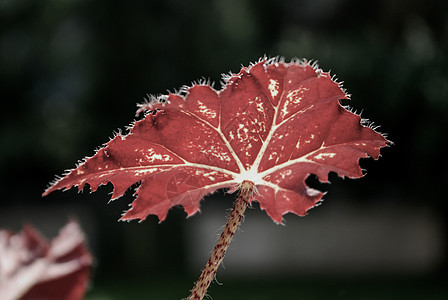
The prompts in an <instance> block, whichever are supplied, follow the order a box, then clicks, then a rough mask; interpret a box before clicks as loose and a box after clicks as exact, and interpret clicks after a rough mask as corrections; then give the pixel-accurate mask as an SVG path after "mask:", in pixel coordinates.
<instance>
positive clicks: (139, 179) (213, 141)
mask: <svg viewBox="0 0 448 300" xmlns="http://www.w3.org/2000/svg"><path fill="white" fill-rule="evenodd" d="M348 98H349V97H348V95H347V94H346V93H345V91H344V90H343V89H342V88H341V85H340V84H339V83H337V82H336V81H335V80H333V79H332V77H331V76H330V74H329V73H326V72H323V71H322V70H320V69H318V68H317V67H316V65H311V64H310V63H308V62H307V61H292V62H290V63H286V62H284V61H283V60H282V59H261V60H260V61H259V62H258V63H255V64H252V65H250V66H249V67H243V68H242V69H241V71H240V72H239V73H238V74H231V75H229V76H227V77H226V78H224V85H223V88H222V89H221V90H219V91H217V90H215V89H213V88H212V87H211V86H210V85H208V84H207V83H199V84H194V85H193V86H191V87H186V88H183V89H182V90H181V91H180V92H178V93H170V94H168V95H164V96H160V97H158V98H154V99H153V100H152V101H150V102H148V103H145V104H143V105H141V107H140V109H139V111H140V112H142V111H143V112H145V116H144V118H143V119H141V120H139V121H136V122H134V123H133V124H132V125H131V126H130V129H129V132H128V133H127V134H126V135H122V134H117V135H116V136H115V137H114V138H113V139H112V140H111V141H109V142H108V143H107V144H105V145H104V147H103V148H101V149H100V150H98V151H97V152H96V154H95V155H94V156H93V157H90V158H86V159H85V160H84V162H83V163H81V164H80V165H79V166H77V168H75V169H73V170H71V171H69V172H68V173H67V174H66V175H65V176H63V177H62V178H60V179H58V180H57V181H56V182H54V183H53V184H52V185H51V186H50V187H49V188H48V189H47V190H46V191H45V193H44V195H47V194H48V193H50V192H52V191H54V190H58V189H69V188H71V187H72V186H78V189H79V190H82V189H83V188H84V186H85V184H86V183H88V184H89V185H90V189H91V190H92V191H96V190H97V188H98V186H100V185H103V184H107V183H108V182H111V183H112V184H113V187H114V191H113V195H112V199H116V198H118V197H120V196H122V195H123V194H124V192H125V191H126V190H127V189H128V188H129V187H130V186H132V185H133V184H135V183H140V185H139V187H138V189H137V190H136V192H135V195H136V199H135V200H134V202H133V203H132V208H131V209H130V210H128V211H127V212H126V213H125V214H124V215H123V216H122V218H121V219H122V220H130V219H140V220H144V219H145V218H146V217H147V216H148V215H151V214H152V215H157V216H158V218H159V220H161V221H162V220H164V219H165V218H166V216H167V213H168V211H169V209H170V208H171V207H173V206H176V205H181V206H183V207H184V209H185V211H186V213H187V214H188V216H191V215H193V214H195V213H196V212H198V211H199V202H200V200H201V199H202V198H203V197H204V196H205V195H207V194H209V193H212V192H214V191H216V190H217V189H221V188H228V189H231V190H234V189H236V188H237V187H238V186H239V185H240V184H241V183H242V182H243V181H245V180H247V181H251V182H253V183H254V184H255V186H256V189H257V193H256V194H254V196H253V198H252V199H251V201H258V202H259V203H260V207H261V208H262V209H264V210H266V212H267V214H268V215H269V216H270V217H271V218H272V219H273V220H274V221H275V222H278V223H280V222H282V217H283V215H284V214H286V213H289V212H291V213H295V214H297V215H305V214H306V212H307V210H309V209H310V208H312V207H313V206H315V205H316V204H317V203H318V202H319V201H320V200H321V198H322V196H323V193H322V192H320V191H318V190H315V189H313V188H310V187H309V186H307V184H306V182H305V180H306V178H307V177H308V176H309V175H310V174H315V175H316V176H317V178H318V179H319V180H320V181H321V182H327V181H328V174H329V173H330V172H335V173H337V174H338V175H339V176H341V177H349V178H359V177H361V176H363V172H362V170H361V168H360V166H359V159H360V158H365V157H368V156H370V157H373V158H374V159H377V158H378V157H379V155H380V148H381V147H384V146H386V145H387V143H388V141H387V140H386V138H385V137H384V136H383V135H381V134H379V133H378V132H376V131H375V130H374V129H373V128H371V127H369V126H367V125H365V124H364V123H363V122H362V120H361V117H360V116H359V115H357V114H355V113H353V112H351V111H350V110H348V109H346V108H345V107H343V106H342V105H341V103H340V100H343V99H348Z"/></svg>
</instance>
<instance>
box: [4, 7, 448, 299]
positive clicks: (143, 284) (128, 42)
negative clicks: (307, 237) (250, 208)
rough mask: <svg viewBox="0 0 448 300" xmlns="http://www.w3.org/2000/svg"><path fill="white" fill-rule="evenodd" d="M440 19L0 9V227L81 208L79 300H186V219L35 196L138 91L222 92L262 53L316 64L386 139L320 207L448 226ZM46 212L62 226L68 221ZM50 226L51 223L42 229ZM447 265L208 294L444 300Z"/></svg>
mask: <svg viewBox="0 0 448 300" xmlns="http://www.w3.org/2000/svg"><path fill="white" fill-rule="evenodd" d="M447 12H448V2H446V1H434V0H426V1H404V0H400V1H388V0H382V1H357V0H337V1H331V0H319V1H312V0H307V1H292V0H289V1H278V0H265V1H260V0H258V1H255V0H240V1H237V0H231V1H219V0H215V1H205V0H204V1H181V0H168V1H116V0H97V1H88V0H40V1H32V0H0V99H1V109H0V141H1V147H0V177H1V178H0V179H1V181H0V190H1V196H0V197H1V203H0V205H1V206H0V209H1V211H2V212H3V215H5V214H9V212H11V216H12V215H14V216H16V217H14V218H11V219H4V220H3V221H0V222H1V225H2V226H3V227H10V228H12V229H15V230H18V229H19V228H20V226H21V223H22V222H24V221H29V222H33V223H35V224H36V226H38V227H39V225H41V226H42V227H43V228H45V220H40V219H36V218H34V217H33V215H32V214H31V213H29V211H30V210H31V211H32V210H39V211H51V209H53V208H54V207H59V206H61V205H62V206H64V207H68V211H70V208H71V207H76V209H74V210H73V212H72V214H73V215H74V216H76V217H78V218H79V219H80V221H81V225H82V226H83V227H84V228H85V229H86V231H87V233H88V234H89V228H90V227H92V228H95V232H94V233H92V236H94V237H95V238H92V237H91V241H90V243H91V246H92V248H94V251H95V256H96V259H97V266H96V268H95V271H94V277H93V279H92V284H91V285H92V288H91V291H90V293H89V298H88V299H130V297H131V295H132V297H134V298H136V297H138V295H140V296H144V295H147V296H148V297H149V296H151V295H152V296H153V297H154V299H164V297H165V298H166V299H179V298H181V297H184V296H187V291H188V289H189V288H190V287H191V286H192V282H193V281H194V280H196V277H197V274H196V273H194V274H192V273H191V272H190V271H188V269H187V267H186V266H185V255H186V254H185V252H184V251H183V250H184V246H185V240H184V235H183V229H182V228H183V227H182V226H183V224H184V223H185V222H188V221H185V220H184V218H185V214H184V213H183V212H182V210H181V209H175V210H173V211H171V212H170V214H169V216H168V219H167V221H166V222H164V223H162V224H160V225H159V224H157V220H156V218H155V217H150V218H149V219H148V220H147V221H145V222H143V223H141V224H138V223H137V222H132V223H130V224H126V223H117V222H116V220H117V219H118V218H119V216H120V214H121V212H122V211H123V210H124V209H127V207H128V206H127V205H128V204H129V203H130V202H131V201H132V199H131V195H130V194H131V193H128V194H127V195H126V196H125V197H124V199H119V200H117V201H115V202H113V203H112V204H109V205H106V202H107V200H108V199H109V195H108V193H109V192H110V191H111V187H110V186H107V187H102V188H101V189H100V190H99V191H98V192H97V193H95V194H89V193H83V194H77V193H76V191H75V190H71V191H69V192H66V193H61V192H57V193H53V194H51V195H50V196H48V197H46V198H41V196H40V195H41V193H42V192H43V190H44V189H45V188H46V187H47V184H48V182H49V181H50V180H52V179H53V178H54V175H55V174H61V173H62V172H63V170H64V169H67V168H72V167H73V166H74V164H75V162H76V161H77V160H79V159H81V158H83V157H85V156H86V155H87V156H91V155H93V154H94V149H95V148H97V147H98V146H100V145H101V144H102V143H104V142H107V141H108V138H109V137H111V136H112V132H113V131H114V130H117V129H119V128H121V129H124V127H125V126H126V125H128V124H129V123H130V122H131V121H132V120H134V118H135V117H134V113H135V110H136V106H135V104H136V103H137V102H142V101H143V97H144V96H145V95H146V93H149V94H159V93H166V90H167V89H170V90H171V91H173V90H174V89H176V88H179V87H181V86H182V85H184V84H190V83H191V82H192V81H194V80H197V79H200V78H202V77H205V78H209V79H210V80H211V81H214V82H215V87H217V88H219V87H220V83H219V82H220V79H221V75H220V74H221V73H227V72H229V71H232V72H238V71H239V69H240V67H241V65H248V63H249V62H254V61H257V60H258V58H260V57H261V56H263V55H265V54H266V55H268V56H277V55H281V56H283V57H285V58H286V60H289V59H291V58H293V57H298V58H302V57H304V58H308V59H315V60H318V61H319V65H320V67H321V68H323V69H324V70H326V71H327V70H331V71H332V73H334V74H336V75H337V77H338V78H339V79H340V80H341V81H344V87H345V88H347V89H348V92H349V93H350V94H352V101H351V102H350V105H351V106H353V107H354V108H355V109H356V110H357V111H358V112H359V111H361V110H362V112H363V117H365V118H369V119H371V120H373V121H374V122H375V124H378V125H381V127H380V129H379V130H380V131H382V132H387V133H388V137H389V139H390V140H392V141H393V142H394V143H395V145H394V146H393V147H391V148H387V149H385V150H383V152H382V153H383V157H382V158H381V159H380V160H379V161H376V162H374V161H373V160H369V161H363V162H362V163H363V167H364V168H366V169H368V176H367V178H365V179H363V180H361V181H360V182H359V183H358V182H357V181H342V180H340V179H336V178H334V176H333V181H334V182H335V183H334V184H333V185H332V186H325V187H324V189H325V190H327V191H329V196H327V198H329V197H330V198H329V199H331V194H332V190H333V189H335V188H336V186H337V189H338V193H339V195H344V194H350V196H351V198H352V199H359V200H355V201H356V202H357V203H356V204H360V203H361V204H362V203H363V201H365V200H364V197H363V195H366V194H369V196H371V197H372V198H379V199H381V198H387V199H391V198H392V199H393V201H396V203H398V204H400V203H406V204H407V205H408V204H412V206H413V207H414V208H415V212H416V214H418V213H419V209H420V208H425V209H426V208H428V209H430V210H431V211H434V212H435V213H436V214H437V215H438V216H439V217H440V218H441V219H443V220H444V230H445V231H446V229H448V226H447V224H448V223H447V221H446V216H447V208H448V204H447V203H448V202H447V199H446V195H445V193H444V190H445V187H446V185H447V183H448V180H447V179H448V178H447V175H446V174H447V172H446V170H445V167H446V166H447V163H446V157H447V153H446V150H447V147H446V146H447V143H446V138H447V134H446V130H447V128H448V56H447V53H448V14H447ZM366 191H368V192H366ZM225 201H228V203H229V206H230V205H231V200H230V199H229V198H228V199H227V200H225ZM328 201H330V200H328ZM203 207H206V206H205V204H204V206H203ZM319 209H325V207H321V208H319ZM206 213H207V212H206V210H205V209H204V211H203V214H206ZM223 213H224V211H223ZM260 213H264V212H260ZM84 214H86V215H89V217H87V216H86V215H84ZM198 217H200V216H195V218H198ZM310 217H313V216H312V215H311V216H310ZM54 218H55V219H57V220H60V225H62V224H63V222H64V221H65V220H66V219H67V215H65V214H56V213H55V215H54ZM84 219H86V221H85V223H83V222H82V221H83V220H84ZM10 220H13V221H10ZM87 220H90V221H87ZM89 222H90V223H89ZM42 230H43V231H45V230H44V229H42ZM56 230H57V229H56V228H47V231H48V233H49V234H50V235H51V234H54V233H55V232H56ZM93 234H94V235H93ZM445 242H446V241H445ZM145 258H151V259H148V260H145ZM154 258H156V259H154ZM446 271H447V263H446V255H445V263H444V264H441V265H440V266H438V267H437V268H434V270H433V271H432V272H431V273H430V274H425V275H424V276H423V275H422V276H421V277H418V278H414V277H413V278H407V277H404V278H376V277H375V278H373V277H372V278H371V279H353V278H326V277H325V278H322V277H319V276H318V277H316V278H296V277H294V276H285V278H269V277H268V278H262V279H260V280H253V279H251V278H248V279H247V282H246V281H245V280H243V279H239V280H234V281H232V280H231V279H230V280H228V281H226V282H225V285H224V286H223V287H220V286H219V285H217V284H215V285H214V286H213V287H212V290H211V294H212V296H213V297H214V299H240V298H238V295H242V296H241V299H277V298H278V299H280V298H283V299H285V298H287V299H400V298H403V299H442V298H443V297H444V296H446V295H447V291H446V289H445V288H444V287H443V283H444V282H445V283H446V280H447V277H446ZM237 292H238V293H237ZM132 293H133V294H132ZM239 293H241V294H239ZM155 295H157V296H155ZM400 295H401V296H403V297H401V296H400ZM101 297H103V298H101ZM251 297H252V298H251ZM263 297H264V298H263Z"/></svg>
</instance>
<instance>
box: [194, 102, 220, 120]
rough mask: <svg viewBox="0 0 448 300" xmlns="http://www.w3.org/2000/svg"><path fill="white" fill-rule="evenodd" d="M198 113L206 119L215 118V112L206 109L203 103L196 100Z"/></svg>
mask: <svg viewBox="0 0 448 300" xmlns="http://www.w3.org/2000/svg"><path fill="white" fill-rule="evenodd" d="M198 104H199V112H200V113H201V114H203V115H204V116H206V117H207V118H216V112H215V111H213V110H212V109H210V108H208V107H207V106H206V105H205V104H204V103H203V102H201V101H199V100H198Z"/></svg>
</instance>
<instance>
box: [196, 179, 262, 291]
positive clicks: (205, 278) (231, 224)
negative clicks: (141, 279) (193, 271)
mask: <svg viewBox="0 0 448 300" xmlns="http://www.w3.org/2000/svg"><path fill="white" fill-rule="evenodd" d="M254 188H255V186H254V184H253V183H252V182H250V181H244V182H243V183H242V184H241V187H240V194H239V196H238V199H237V200H236V202H235V206H234V207H233V211H232V213H231V214H230V217H229V219H228V220H227V223H226V226H225V228H224V231H223V232H222V233H221V236H220V237H219V240H218V243H217V244H216V246H215V249H213V253H212V255H211V256H210V259H209V260H208V262H207V264H206V265H205V267H204V269H203V270H202V273H201V276H200V277H199V279H198V281H197V282H196V284H195V286H194V288H193V290H192V292H191V294H190V296H189V297H188V300H201V299H202V298H204V296H205V294H206V293H207V290H208V287H209V286H210V283H211V282H212V280H213V278H214V277H215V275H216V271H217V270H218V267H219V265H220V264H221V262H222V259H223V258H224V255H225V254H226V251H227V248H228V247H229V245H230V242H231V241H232V238H233V235H234V234H235V231H236V230H237V229H238V227H239V226H240V223H241V219H242V218H243V215H244V211H245V210H246V208H247V205H248V203H249V199H250V197H251V195H252V193H253V191H254Z"/></svg>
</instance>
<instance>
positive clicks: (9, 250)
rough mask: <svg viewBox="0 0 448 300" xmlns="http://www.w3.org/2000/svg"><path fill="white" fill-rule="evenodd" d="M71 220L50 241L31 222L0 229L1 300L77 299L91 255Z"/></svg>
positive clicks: (87, 276)
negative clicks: (16, 229) (18, 229)
mask: <svg viewBox="0 0 448 300" xmlns="http://www.w3.org/2000/svg"><path fill="white" fill-rule="evenodd" d="M84 243H85V242H84V235H83V233H82V231H81V229H80V228H79V226H78V224H77V223H76V222H74V221H71V222H69V223H68V224H67V225H65V226H64V227H63V228H62V229H61V231H60V232H59V235H58V236H57V237H56V238H54V239H53V240H52V241H51V242H50V243H49V242H48V241H46V240H45V239H44V238H43V237H42V236H41V235H40V234H39V233H38V232H37V231H35V230H34V229H33V228H32V227H31V226H26V227H25V228H24V229H23V231H22V232H20V233H18V234H15V235H14V234H12V233H11V232H8V231H6V230H0V295H1V296H2V297H1V299H3V300H15V299H20V300H35V299H45V300H79V299H82V298H83V296H84V293H85V290H86V287H87V280H88V278H89V273H90V265H91V264H92V258H91V256H90V253H89V252H88V251H87V250H86V247H85V244H84Z"/></svg>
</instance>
